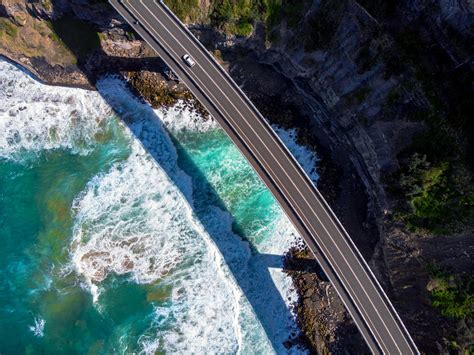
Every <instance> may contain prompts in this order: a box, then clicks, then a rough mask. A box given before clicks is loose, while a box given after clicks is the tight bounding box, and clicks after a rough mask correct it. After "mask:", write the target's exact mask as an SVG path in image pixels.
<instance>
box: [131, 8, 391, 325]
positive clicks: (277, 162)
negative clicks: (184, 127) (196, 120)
mask: <svg viewBox="0 0 474 355" xmlns="http://www.w3.org/2000/svg"><path fill="white" fill-rule="evenodd" d="M143 6H144V7H145V8H147V6H145V5H144V4H143ZM132 7H133V6H132ZM147 9H148V8H147ZM135 10H136V9H135ZM148 10H149V9H148ZM150 13H151V14H152V15H153V16H154V14H153V13H152V12H151V11H150ZM154 17H155V18H156V16H154ZM157 21H158V22H159V23H160V24H161V25H162V27H164V28H165V30H167V29H166V26H164V25H163V24H162V23H161V21H159V20H158V19H157ZM145 22H147V23H148V21H146V20H145ZM148 24H149V23H148ZM175 26H176V24H175ZM151 28H152V29H153V27H152V26H151ZM178 29H179V30H181V28H179V27H178ZM153 32H155V33H156V31H153ZM167 32H168V33H169V31H168V30H167ZM170 35H171V36H172V37H173V38H175V39H176V37H174V35H173V34H171V33H170ZM158 37H160V36H159V35H158ZM188 40H189V39H188ZM165 43H166V41H165ZM193 45H194V46H193V47H195V44H194V43H193ZM181 47H182V46H181ZM182 48H183V49H184V47H182ZM194 49H196V48H194ZM198 49H199V51H200V50H201V49H200V48H198ZM170 51H171V52H173V53H174V54H175V55H176V53H175V52H174V50H170ZM177 56H178V55H177ZM178 57H179V56H178ZM206 60H208V58H206ZM211 63H212V62H211ZM211 67H212V65H211ZM213 69H214V70H215V68H213ZM201 70H203V73H204V74H206V75H207V71H206V70H204V68H202V66H201ZM183 72H184V73H186V71H183ZM219 74H220V75H222V74H221V73H219ZM188 75H189V74H188ZM209 79H210V81H211V82H212V83H213V84H214V85H215V86H216V87H217V88H218V89H219V91H221V93H222V94H223V96H224V97H225V98H226V99H227V100H228V101H229V102H230V103H231V104H232V106H233V107H234V109H235V111H236V112H237V113H239V114H240V116H241V117H242V118H243V119H244V121H245V122H246V123H247V124H248V121H247V120H246V119H245V116H244V115H243V114H242V113H241V112H240V110H239V109H237V108H236V107H235V105H233V103H232V101H231V100H230V99H229V98H228V97H227V95H226V94H225V93H224V92H222V90H221V88H220V86H219V85H217V83H216V82H215V81H214V80H213V79H212V78H209ZM224 79H226V78H225V77H224ZM194 80H196V81H199V82H201V81H200V79H199V78H196V79H194ZM201 84H202V83H201ZM226 84H227V85H228V83H227V82H226ZM231 89H233V90H235V88H233V87H232V86H231ZM209 96H212V97H213V98H214V99H215V97H214V95H209ZM216 101H217V102H219V100H216ZM244 104H246V102H245V101H244ZM219 106H220V105H219ZM223 111H224V112H226V113H227V115H228V116H229V117H230V118H231V117H232V116H231V115H229V114H228V112H227V111H226V110H225V109H224V110H223ZM251 113H252V114H253V115H255V113H253V112H251ZM257 118H258V116H257ZM257 121H259V120H257ZM259 123H260V124H261V122H259ZM236 127H238V125H237V126H236ZM261 128H263V129H264V131H266V130H267V128H266V127H264V126H262V127H261ZM251 129H252V130H253V128H252V127H251ZM239 130H240V129H239ZM253 131H254V130H253ZM254 134H255V135H257V133H256V132H255V131H254ZM243 136H245V137H246V138H247V140H248V137H247V136H246V135H245V134H243ZM257 137H258V135H257ZM270 138H274V137H273V136H270ZM248 141H249V142H250V140H248ZM260 141H261V140H260ZM271 141H273V139H271ZM261 143H262V145H263V146H264V147H266V149H267V150H268V147H267V146H266V144H265V142H263V141H261ZM251 145H252V146H253V144H251ZM253 148H254V150H255V147H253ZM269 152H270V153H271V151H269ZM253 154H254V156H255V155H256V154H255V153H253ZM258 155H260V154H258ZM271 155H272V157H273V158H274V160H275V162H276V164H277V165H278V166H280V168H282V170H283V171H284V172H285V170H284V169H283V167H282V166H281V164H280V163H279V161H278V160H277V159H276V158H275V157H274V156H273V154H271ZM262 158H263V157H262ZM261 161H262V162H265V161H266V160H265V159H261ZM290 162H291V160H290ZM265 165H268V167H269V169H270V170H271V171H272V172H273V169H272V168H271V166H270V165H269V164H268V163H265ZM290 166H291V164H290ZM297 172H298V173H299V171H297ZM285 175H287V177H289V176H288V174H286V172H285ZM275 176H276V177H277V175H275ZM277 179H278V180H279V178H278V177H277ZM279 182H280V183H281V181H280V180H279ZM293 185H294V184H293ZM277 186H278V185H277ZM281 186H283V187H284V189H285V190H286V187H285V185H284V184H281ZM294 186H295V185H294ZM295 188H296V186H295ZM296 190H297V191H299V190H298V188H296ZM286 191H287V190H286ZM287 192H288V191H287ZM311 192H313V191H311ZM299 193H300V194H301V191H299ZM290 196H291V195H290ZM301 196H302V197H303V200H304V201H305V202H306V204H307V205H308V206H309V207H310V209H311V210H312V211H313V213H314V215H315V216H316V218H317V219H318V221H319V222H320V224H321V226H322V227H323V228H324V229H325V230H326V233H327V235H328V236H329V238H330V239H332V240H333V238H332V236H331V234H330V233H329V232H328V231H327V229H326V227H325V226H324V224H323V223H322V222H321V220H320V219H319V217H318V216H317V214H316V213H315V211H314V210H313V209H312V206H311V204H309V203H308V201H307V200H306V198H305V197H304V195H302V194H301ZM292 200H293V199H292ZM293 202H295V201H294V200H293ZM317 202H318V203H321V202H320V201H319V200H317ZM295 206H298V205H297V204H295ZM298 209H299V208H298ZM321 209H322V210H324V208H321ZM324 212H325V214H326V215H327V217H328V219H329V220H330V221H331V222H333V223H334V218H333V216H331V215H329V214H328V213H327V211H324ZM301 215H303V216H304V217H305V219H306V220H307V218H306V216H305V215H304V214H301ZM308 225H309V226H311V224H310V223H308ZM306 228H308V227H306ZM311 229H313V228H311ZM335 230H336V231H337V232H338V233H339V234H340V236H342V237H343V240H344V241H345V242H347V241H346V240H345V238H344V235H342V233H340V231H339V230H338V229H337V228H335ZM313 233H314V231H313ZM316 235H317V233H316ZM333 242H334V240H333ZM333 244H334V246H335V247H336V248H337V249H338V251H339V252H340V253H341V256H342V257H343V259H344V260H345V261H346V264H348V263H347V260H346V259H345V257H344V255H343V254H342V252H341V251H340V249H339V247H338V245H337V244H336V243H333ZM348 247H350V246H348ZM325 249H326V247H325ZM355 261H356V262H357V263H359V260H357V258H355ZM359 264H360V263H359ZM348 265H350V264H348ZM359 266H362V265H359ZM333 267H334V266H333ZM338 269H339V268H338ZM362 270H364V268H363V267H362ZM369 270H370V269H369ZM364 271H365V270H364ZM344 279H345V277H344ZM355 279H356V280H357V281H358V283H359V284H360V280H359V279H358V277H357V276H355ZM346 282H347V280H346ZM369 282H370V279H369ZM348 284H349V283H348ZM349 285H350V284H349ZM350 288H351V289H352V287H350ZM362 289H363V290H364V293H366V292H365V289H364V288H363V287H362ZM376 291H377V290H376ZM366 295H367V294H366ZM356 298H357V299H358V297H357V296H356ZM369 301H370V302H371V300H370V298H369ZM382 301H383V300H382ZM359 302H360V301H359ZM371 303H372V302H371ZM383 303H384V302H383ZM372 306H373V304H372ZM374 309H376V308H375V307H374ZM376 311H377V309H376ZM377 313H378V311H377ZM389 313H390V312H389ZM379 316H380V314H379ZM382 323H383V324H384V325H385V323H384V322H382ZM389 334H390V333H389Z"/></svg>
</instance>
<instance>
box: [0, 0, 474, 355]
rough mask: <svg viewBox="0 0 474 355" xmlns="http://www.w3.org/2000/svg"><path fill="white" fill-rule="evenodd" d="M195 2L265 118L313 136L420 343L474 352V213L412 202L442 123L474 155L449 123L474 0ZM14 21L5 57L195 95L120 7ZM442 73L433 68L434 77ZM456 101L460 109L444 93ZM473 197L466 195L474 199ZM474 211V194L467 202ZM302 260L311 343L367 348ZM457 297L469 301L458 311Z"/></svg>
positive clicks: (347, 213) (70, 79)
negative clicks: (425, 218)
mask: <svg viewBox="0 0 474 355" xmlns="http://www.w3.org/2000/svg"><path fill="white" fill-rule="evenodd" d="M237 2H238V1H236V2H235V3H237ZM171 3H173V1H170V5H172V4H171ZM187 3H188V2H182V3H179V2H178V3H176V4H177V5H180V4H187ZM189 3H190V4H191V5H192V6H191V7H189V8H186V7H177V8H176V11H181V12H182V13H180V15H181V17H182V18H183V19H185V20H186V21H187V22H189V23H190V27H191V29H192V30H193V31H194V32H195V34H196V35H197V36H198V37H199V38H200V39H201V40H202V41H203V42H204V43H205V44H206V46H207V47H208V49H209V50H211V51H213V53H214V54H215V55H216V57H217V58H218V59H219V60H221V61H222V63H223V64H224V65H225V66H226V68H227V69H228V70H229V72H230V74H231V75H232V76H233V77H234V79H235V80H236V81H237V82H238V83H239V85H241V86H242V87H243V88H244V90H245V91H246V92H247V93H248V94H249V96H250V97H251V98H252V100H253V101H254V102H255V104H256V105H257V106H258V108H259V109H260V110H261V111H262V113H263V114H264V115H265V116H266V117H267V118H268V119H269V120H271V121H272V122H275V123H277V124H280V125H283V126H285V127H295V128H297V129H298V130H299V139H300V140H301V142H303V143H305V144H307V145H309V146H311V147H313V148H315V149H316V150H317V151H318V153H319V155H320V156H321V159H322V160H321V162H320V164H319V172H320V174H321V176H322V179H321V182H320V185H319V188H320V189H321V190H322V191H323V194H324V195H325V196H326V197H327V199H328V200H329V202H330V204H331V206H332V207H333V208H334V210H335V212H336V214H337V215H338V216H339V217H340V219H341V221H342V222H343V224H344V225H345V226H346V229H347V230H348V231H349V233H350V234H351V236H352V237H353V239H354V241H355V243H356V244H357V246H358V247H359V248H360V250H361V252H362V254H363V255H364V257H365V258H366V259H367V260H368V261H369V263H370V265H371V267H372V268H373V270H374V271H375V272H376V275H377V277H378V279H379V280H380V281H381V283H382V284H383V286H384V288H385V290H386V291H387V293H388V294H389V297H390V298H391V299H392V301H393V303H394V305H395V307H396V308H397V310H399V313H400V315H401V317H402V318H403V320H404V321H405V323H406V325H407V327H408V330H409V331H410V333H411V334H412V335H413V337H414V339H415V341H416V342H417V344H418V345H419V347H420V349H421V350H422V351H424V352H427V353H432V352H446V351H448V350H456V351H467V349H468V348H469V346H470V344H473V343H474V338H473V330H472V307H473V306H472V301H470V299H469V297H472V286H465V285H464V283H465V282H468V283H469V282H470V281H469V280H472V270H473V269H474V264H473V263H474V262H473V258H471V253H472V252H473V250H474V242H473V238H472V237H473V236H472V233H473V229H472V215H468V216H467V219H466V217H465V216H463V217H462V218H461V217H460V218H459V219H460V220H461V219H463V222H462V223H460V224H458V225H456V226H452V227H450V228H447V229H445V230H441V232H439V231H438V232H433V230H434V229H433V228H431V229H426V228H425V229H423V228H422V229H420V228H411V227H410V225H409V224H410V223H409V222H410V220H409V219H407V218H400V217H399V215H400V212H399V211H400V209H402V210H403V209H406V208H407V207H406V205H407V202H406V199H407V198H408V197H407V196H411V195H409V194H407V193H406V192H405V190H403V186H405V185H403V184H401V183H400V180H401V179H400V177H401V176H405V175H406V176H409V174H408V172H407V171H408V170H409V169H408V168H407V167H409V166H411V165H410V163H409V162H411V161H412V160H411V159H412V154H413V153H417V152H418V151H420V152H421V153H420V154H425V153H424V151H423V150H420V149H418V148H417V147H416V146H415V148H414V142H416V141H417V140H419V137H420V136H422V137H425V138H426V132H431V130H432V128H433V126H434V127H439V128H440V130H442V131H443V132H444V131H447V132H448V133H446V135H444V136H441V138H440V137H435V136H429V135H428V136H427V137H428V138H429V139H431V138H432V139H431V140H432V141H433V142H434V144H435V145H440V146H441V144H442V143H443V142H442V141H443V140H446V139H450V140H453V141H454V145H455V146H459V147H460V149H459V152H457V153H456V154H454V155H453V156H454V157H451V156H449V159H452V161H451V160H449V161H448V163H449V164H451V165H452V166H455V167H456V169H455V171H456V172H458V171H460V170H462V169H464V168H463V167H464V165H468V164H464V163H463V162H465V161H468V160H469V157H472V156H471V155H470V146H469V142H470V139H471V138H472V137H470V136H469V134H470V133H469V132H470V131H469V129H472V125H471V126H469V125H468V124H466V123H465V122H464V121H462V122H461V123H459V124H458V125H457V126H456V125H451V123H449V124H446V122H445V121H446V120H445V118H446V117H447V118H449V117H451V116H456V115H457V116H459V117H463V115H464V114H465V112H466V111H469V108H470V107H472V101H471V102H469V100H467V102H466V100H465V98H464V96H463V95H462V94H459V95H458V94H456V92H458V91H459V92H463V91H467V92H468V93H469V92H471V93H472V87H471V86H470V85H467V86H466V82H467V83H469V82H470V81H469V80H470V79H469V78H472V72H473V71H472V61H471V58H472V48H470V47H469V45H468V43H469V41H471V43H472V36H473V32H472V31H473V7H474V5H473V4H474V3H473V2H472V0H432V1H427V0H418V1H408V0H405V1H399V2H393V1H388V2H378V1H374V0H364V1H360V2H356V1H349V0H347V1H336V0H320V1H309V0H307V1H296V2H287V1H283V4H281V1H270V3H271V4H274V3H279V4H281V5H282V6H281V8H282V9H285V8H287V9H291V11H290V10H286V11H283V10H281V11H282V12H281V14H280V15H279V16H278V17H276V16H275V14H274V13H269V11H267V13H266V14H265V15H261V16H260V15H259V16H257V15H255V19H254V20H252V21H250V22H249V21H248V19H243V20H242V19H239V18H232V13H231V12H229V11H231V10H232V9H231V10H229V9H226V11H227V12H225V13H224V12H222V11H221V12H222V13H224V15H225V16H229V21H228V22H227V23H223V22H222V21H221V20H220V21H218V20H219V19H221V17H219V16H221V15H222V14H221V12H219V13H218V15H219V16H217V15H216V9H217V7H218V6H221V5H222V4H223V3H224V2H219V1H210V0H206V1H205V0H201V1H196V2H192V1H191V2H189ZM221 3H222V4H221ZM231 3H234V2H231ZM252 3H253V2H252V1H247V2H246V5H248V4H252ZM255 3H258V4H257V5H258V6H265V4H266V3H268V2H258V1H255ZM258 6H256V7H255V8H256V9H260V7H258ZM234 10H235V9H234ZM262 11H263V10H262ZM234 12H236V13H238V11H234ZM0 16H1V17H0V21H2V22H0V25H1V26H2V27H1V28H2V32H1V34H0V53H1V54H4V55H7V56H8V57H10V58H11V59H13V60H15V61H17V62H19V63H22V64H23V65H25V66H26V67H28V68H29V69H30V70H32V71H33V72H34V73H36V74H37V75H38V76H40V77H41V78H42V79H44V80H46V81H48V82H50V83H55V84H74V85H82V86H86V87H90V88H93V84H94V82H95V79H96V78H97V77H98V76H100V75H102V74H104V73H122V74H123V75H124V76H125V77H126V78H128V79H129V80H130V83H131V85H132V86H133V87H135V88H136V90H137V92H138V93H139V94H141V95H143V96H144V98H146V99H147V100H149V101H150V102H151V103H152V104H154V105H162V104H164V105H166V104H172V103H173V102H174V101H173V100H176V99H177V98H181V97H185V98H186V97H187V98H189V94H187V93H186V90H185V88H183V87H182V86H181V85H179V84H177V83H176V82H175V81H174V80H173V78H172V77H170V76H169V75H168V76H167V75H166V72H167V71H166V68H165V67H164V66H163V64H162V63H160V62H159V61H156V60H155V59H153V58H154V53H153V52H152V51H151V50H150V49H149V48H148V47H147V46H146V45H145V44H144V43H143V41H141V40H140V39H139V38H138V37H136V35H135V34H133V32H132V31H131V29H130V28H129V27H128V26H127V25H126V24H124V23H123V21H122V20H121V18H120V17H119V16H118V15H117V14H116V13H115V12H114V11H113V9H111V8H110V6H108V5H107V4H106V2H104V1H92V0H89V1H87V0H72V1H51V2H50V1H29V2H26V1H21V0H2V1H1V5H0ZM77 19H80V20H81V21H85V23H87V24H89V25H90V26H89V29H88V30H86V29H82V30H81V31H85V32H87V33H89V35H88V36H89V37H87V38H89V40H88V43H82V42H77V41H75V40H74V38H72V39H71V38H70V37H69V36H68V35H67V33H64V31H63V30H62V29H63V28H64V27H63V26H64V25H68V21H76V20H77ZM216 19H217V20H216ZM61 21H65V23H64V24H63V23H62V22H61ZM229 23H230V24H232V26H230V25H229ZM249 23H250V24H251V27H250V28H249V27H248V26H247V24H249ZM74 24H76V23H74ZM239 26H240V27H239ZM78 28H80V26H79V27H78ZM91 29H92V30H91ZM236 29H237V31H238V32H239V33H241V34H242V33H245V34H246V35H245V36H237V37H236V36H235V35H234V34H233V33H234V32H232V31H236ZM249 29H250V32H248V33H247V31H248V30H249ZM85 32H84V33H85ZM94 34H95V35H94ZM96 40H97V41H96ZM92 42H93V43H92ZM91 43H92V44H91ZM130 58H135V59H136V60H135V61H130V60H129V59H130ZM144 58H148V59H144ZM137 71H140V73H137ZM156 72H161V73H165V74H164V75H161V74H156ZM426 73H432V74H433V75H431V76H429V77H428V78H427V74H426ZM458 77H460V78H467V80H464V81H463V80H457V79H456V78H458ZM451 79H452V82H451ZM454 79H456V80H454ZM463 85H464V86H463ZM154 86H155V87H156V90H153V87H154ZM469 90H471V91H469ZM433 93H435V94H436V95H435V94H433ZM443 100H444V101H445V103H444V104H439V103H438V101H443ZM446 102H448V104H446ZM451 103H452V105H451ZM470 105H471V106H470ZM452 106H459V107H461V109H460V110H459V112H458V111H456V110H455V108H453V107H452ZM464 106H466V107H464ZM453 112H455V113H456V115H454V114H453ZM428 116H429V117H436V120H434V121H433V120H430V119H427V118H426V117H428ZM433 122H434V123H433ZM423 135H424V136H423ZM422 142H426V141H422ZM423 144H425V143H423ZM426 144H427V143H426ZM449 147H451V146H449ZM428 153H429V152H428ZM428 153H426V154H428ZM428 155H429V154H428ZM427 159H428V160H429V159H430V157H428V158H427ZM443 159H445V158H443ZM446 159H448V158H446ZM446 159H445V160H446ZM421 160H422V161H423V159H421ZM423 164H425V165H426V164H431V165H430V167H431V168H437V169H438V167H439V166H444V165H443V164H444V160H440V161H436V160H435V159H434V158H433V159H432V161H429V162H427V161H425V162H424V163H423ZM425 165H424V166H425ZM438 170H439V169H438ZM438 170H436V171H438ZM462 171H464V170H462ZM403 174H405V175H403ZM430 174H431V175H430ZM463 174H464V175H463V179H464V180H462V181H464V185H467V186H469V185H472V180H471V178H470V177H471V174H470V173H463ZM421 175H422V176H425V175H429V176H430V177H431V179H432V180H433V177H432V175H433V169H431V170H429V169H428V167H426V168H425V170H422V171H421ZM466 176H467V178H466ZM430 181H431V180H430ZM430 181H429V182H430ZM433 181H434V180H433ZM433 181H431V182H430V183H432V184H435V182H433ZM447 181H448V182H449V181H450V180H447ZM428 185H429V184H428ZM417 187H418V188H420V189H421V186H417ZM466 191H467V192H466ZM466 191H464V190H463V191H461V192H462V193H463V194H469V193H470V191H469V190H466ZM414 196H415V197H418V195H414ZM459 201H461V200H459ZM454 203H457V202H456V201H455V202H454ZM459 203H461V202H459ZM463 203H464V202H463ZM411 207H413V206H411ZM471 207H472V205H471V204H469V203H468V204H466V209H470V208H471ZM292 255H297V256H299V257H301V256H304V257H307V258H310V256H309V255H307V254H306V253H305V251H301V250H295V251H292V252H291V253H290V254H289V257H288V265H290V266H291V265H292V263H294V262H296V261H295V260H296V258H292ZM289 269H293V270H294V269H296V271H292V272H291V274H292V276H293V277H294V279H295V284H296V285H297V287H298V288H299V293H300V300H299V301H298V302H297V304H296V305H295V307H296V309H297V312H298V314H299V316H300V321H301V326H302V328H303V329H304V331H305V333H306V334H307V336H308V338H309V339H310V343H311V344H310V346H312V347H313V348H314V349H315V350H317V351H318V352H324V351H326V350H329V351H332V352H336V353H339V352H351V351H352V352H354V353H357V352H363V351H364V349H365V348H364V344H363V341H362V339H361V338H360V335H358V332H357V331H356V329H355V328H354V325H353V324H352V323H351V321H350V319H349V317H348V315H347V313H346V312H345V310H344V308H343V306H342V304H341V303H340V301H339V300H338V298H337V296H336V295H335V293H334V291H333V290H332V288H331V286H330V284H329V282H328V281H327V280H326V279H325V278H324V275H322V274H321V273H320V272H319V270H318V268H317V267H316V266H314V265H313V266H311V267H309V268H308V269H307V268H305V267H303V266H301V267H297V268H294V267H289ZM466 280H467V281H466ZM461 284H462V285H463V286H460V285H461ZM443 292H445V293H446V292H447V295H448V296H447V297H448V298H449V297H451V296H452V297H458V298H459V297H461V296H463V297H464V298H463V302H466V303H467V306H466V307H467V309H468V310H467V311H466V309H464V308H463V310H464V311H463V312H464V313H462V314H461V313H459V314H458V313H449V312H448V311H446V308H443V307H444V306H443V305H444V304H443V303H442V302H441V305H438V307H434V304H435V301H439V300H440V298H436V297H438V296H439V295H442V294H443ZM449 292H451V293H449ZM456 292H457V293H456ZM466 295H467V296H466ZM435 296H436V297H435ZM471 299H472V298H471ZM453 304H454V306H456V307H458V306H459V308H462V307H461V306H460V305H459V304H457V303H451V304H449V305H450V306H453ZM469 307H470V308H469ZM469 309H471V310H469ZM456 314H458V315H459V316H456Z"/></svg>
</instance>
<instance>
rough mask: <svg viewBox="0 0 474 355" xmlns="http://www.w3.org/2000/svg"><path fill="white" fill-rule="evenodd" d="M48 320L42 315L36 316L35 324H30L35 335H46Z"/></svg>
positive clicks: (39, 336)
mask: <svg viewBox="0 0 474 355" xmlns="http://www.w3.org/2000/svg"><path fill="white" fill-rule="evenodd" d="M45 324H46V321H45V320H44V319H43V318H41V317H35V324H34V325H30V326H29V328H30V330H31V331H32V332H33V334H34V335H35V337H38V338H41V337H43V336H44V326H45Z"/></svg>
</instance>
